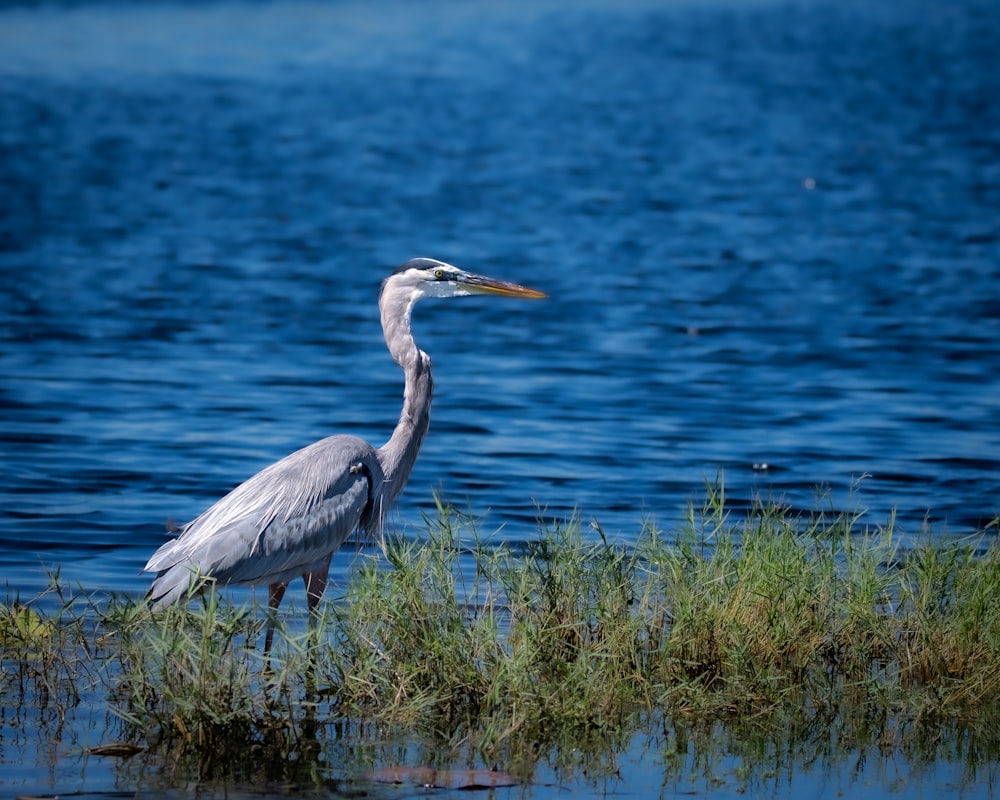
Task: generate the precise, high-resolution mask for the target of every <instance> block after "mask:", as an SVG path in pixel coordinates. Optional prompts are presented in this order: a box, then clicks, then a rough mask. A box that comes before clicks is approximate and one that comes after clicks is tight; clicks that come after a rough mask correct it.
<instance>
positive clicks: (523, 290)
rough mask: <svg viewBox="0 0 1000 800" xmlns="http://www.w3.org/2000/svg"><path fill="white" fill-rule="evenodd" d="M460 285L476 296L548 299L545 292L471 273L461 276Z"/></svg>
mask: <svg viewBox="0 0 1000 800" xmlns="http://www.w3.org/2000/svg"><path fill="white" fill-rule="evenodd" d="M461 284H462V285H463V286H465V287H466V288H467V289H468V290H469V291H470V292H476V293H477V294H499V295H503V296H504V297H524V298H526V299H532V300H535V299H539V298H542V297H548V295H546V294H545V292H540V291H538V290H537V289H529V288H528V287H527V286H521V285H519V284H516V283H508V282H507V281H500V280H497V279H496V278H488V277H486V276H485V275H476V274H475V273H472V272H466V273H465V274H464V275H463V276H462V279H461Z"/></svg>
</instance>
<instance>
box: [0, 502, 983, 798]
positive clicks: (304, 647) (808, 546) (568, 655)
mask: <svg viewBox="0 0 1000 800" xmlns="http://www.w3.org/2000/svg"><path fill="white" fill-rule="evenodd" d="M497 538H498V537H496V536H494V537H489V538H488V540H484V539H482V538H481V537H480V534H479V531H478V528H477V525H476V521H475V520H474V519H472V518H470V517H469V516H467V515H463V514H460V513H458V512H456V511H455V510H454V509H452V508H449V507H445V506H442V507H441V508H440V513H439V514H438V516H437V517H436V518H434V519H430V520H428V524H427V535H426V537H425V538H423V539H422V540H421V541H418V542H414V541H405V540H390V541H388V542H387V544H386V548H385V553H384V556H383V557H380V558H371V559H365V560H364V561H363V563H362V564H361V565H360V566H359V568H358V569H357V570H356V571H355V573H354V576H353V578H352V580H351V583H350V585H349V586H348V587H346V591H345V594H344V596H343V597H341V598H336V599H334V600H333V601H331V602H328V603H326V604H325V605H324V607H323V617H322V619H321V624H320V626H319V631H318V632H317V633H316V634H315V635H314V634H312V633H310V631H309V630H308V629H307V627H306V626H305V625H304V624H301V625H300V624H297V621H300V620H301V618H300V617H296V618H294V619H292V621H291V622H288V621H287V619H286V623H285V624H284V625H283V626H282V628H280V629H279V633H278V636H277V637H276V642H275V649H274V652H273V654H272V656H271V658H270V659H265V658H264V656H263V654H262V639H263V637H262V622H263V619H264V614H263V613H262V611H261V609H258V608H253V607H234V606H232V605H230V604H229V603H228V602H227V601H226V600H225V599H224V597H220V596H219V595H210V596H209V599H208V601H207V602H206V603H201V602H198V601H196V602H194V603H192V604H190V606H189V607H187V608H173V609H169V610H168V611H166V612H164V613H161V614H157V615H151V614H149V613H148V612H147V611H146V609H145V607H144V606H143V605H142V603H140V602H137V601H135V600H132V599H129V598H111V599H110V600H108V601H103V602H101V603H96V602H91V601H88V600H87V598H79V597H75V598H74V597H71V598H64V597H62V596H61V595H57V597H58V602H57V603H53V599H52V598H51V597H50V598H47V599H46V602H45V603H42V604H37V605H38V607H39V608H42V607H45V608H52V607H53V606H54V605H55V606H56V607H57V610H56V611H54V612H43V611H39V610H36V609H35V607H34V606H33V605H32V604H27V605H21V604H16V603H8V604H6V605H0V652H2V659H3V662H4V677H3V683H2V685H0V704H2V705H4V706H9V707H24V706H25V705H26V704H27V706H28V707H35V708H41V707H43V706H44V707H45V708H48V709H53V708H55V709H57V710H59V713H61V714H62V715H63V716H64V717H65V716H66V715H70V716H71V715H72V713H73V711H74V709H78V708H79V706H80V704H81V703H86V702H90V703H103V704H106V706H107V707H108V708H109V709H111V711H112V713H113V715H114V717H113V720H114V721H113V724H112V726H111V727H112V728H113V730H111V731H110V732H109V734H108V739H109V740H110V739H114V740H120V741H124V742H129V743H132V744H135V745H138V746H141V747H142V748H144V751H143V752H144V754H143V756H141V758H142V759H145V760H146V763H150V764H154V765H156V766H157V769H160V770H161V771H162V770H165V771H167V772H169V773H170V774H173V775H176V776H178V778H181V777H183V776H190V775H194V776H198V777H202V778H204V777H206V776H212V775H231V774H237V775H239V774H243V775H249V774H253V775H258V776H259V775H260V774H261V773H262V772H263V773H266V774H268V775H272V774H276V775H280V776H282V777H283V779H286V780H287V779H288V776H289V770H291V771H293V772H294V771H295V770H305V771H306V775H305V777H304V778H303V776H301V775H299V778H301V779H303V780H306V781H307V782H308V781H309V780H316V779H317V778H316V770H317V762H316V760H315V759H313V758H309V757H306V756H307V755H308V754H309V753H313V754H315V753H316V752H317V751H322V750H323V748H324V747H332V746H336V747H347V748H348V749H350V750H351V751H352V753H353V756H355V757H356V758H358V759H359V760H360V761H361V762H363V761H364V760H365V759H368V760H372V759H373V758H375V757H374V756H372V754H371V752H369V751H365V750H364V748H365V746H366V743H368V744H372V743H375V742H385V741H392V740H393V737H396V738H398V739H399V740H406V741H412V740H413V738H414V737H416V738H417V739H418V740H419V741H422V742H425V743H429V745H432V747H431V748H430V749H431V750H433V752H434V753H437V754H438V756H437V757H438V758H440V759H441V760H442V764H440V765H439V766H447V765H448V763H449V760H452V761H456V762H457V761H463V762H464V763H467V764H485V765H499V766H500V767H501V768H502V769H505V770H507V771H511V772H514V773H515V774H518V775H521V776H522V777H525V776H528V775H530V774H531V772H532V770H533V769H534V765H535V764H536V762H537V761H538V760H539V759H540V758H546V759H549V760H551V761H552V762H553V763H555V764H557V765H559V764H564V765H566V766H567V767H568V768H577V767H580V768H586V769H589V770H593V769H594V768H595V767H594V764H593V763H590V762H589V761H588V763H587V764H586V765H584V766H582V767H581V765H580V764H579V763H577V762H578V760H579V759H584V760H585V761H586V760H587V759H596V761H597V762H598V763H600V762H601V760H602V759H607V756H608V754H610V753H614V752H615V751H616V750H618V749H621V748H622V747H624V746H625V742H627V741H628V739H629V738H630V737H631V736H633V735H634V734H635V733H636V732H638V731H646V732H647V733H648V735H649V736H650V737H651V739H652V740H655V741H656V742H657V743H658V746H659V747H660V748H661V753H662V754H663V756H664V759H665V761H666V763H667V764H668V765H669V764H671V763H672V760H671V759H672V758H679V757H680V755H681V754H683V753H686V752H687V750H688V747H689V745H690V743H691V742H692V741H693V742H696V743H697V742H699V741H701V742H706V741H710V740H716V739H718V737H720V736H723V737H726V738H727V740H728V741H729V742H730V744H729V745H727V746H728V747H729V748H730V750H733V749H736V750H739V751H741V752H742V751H745V754H746V757H747V758H748V763H759V762H760V761H761V759H765V760H768V761H769V762H773V761H774V758H775V753H779V754H780V753H784V754H785V756H786V757H788V758H793V757H794V758H816V757H819V756H820V755H822V754H823V753H828V752H829V751H830V748H840V749H842V750H843V749H853V750H856V751H863V750H865V749H868V748H870V749H873V750H877V751H878V752H881V753H891V752H899V753H901V754H903V755H905V756H907V757H911V758H916V759H933V758H935V757H938V756H940V755H942V754H946V755H949V757H959V756H961V757H963V758H966V759H970V758H972V759H973V761H974V760H975V754H977V753H978V754H988V753H991V752H996V751H997V748H998V746H1000V712H998V711H997V709H1000V550H998V547H997V545H996V542H995V531H992V530H990V531H987V532H984V533H983V534H981V535H980V536H978V537H976V538H974V539H969V540H963V541H952V542H943V541H938V540H931V539H928V540H927V541H926V542H924V543H922V544H919V545H917V546H912V545H910V546H907V547H905V548H904V547H902V546H901V545H900V543H899V541H898V540H897V537H896V535H895V532H894V530H893V527H892V525H891V524H890V525H888V526H886V527H885V528H883V529H878V530H869V529H858V528H857V526H856V522H855V520H854V519H852V518H850V517H844V516H835V517H833V518H827V517H826V516H824V515H821V514H820V515H815V516H813V517H810V518H797V517H795V516H793V515H791V514H790V513H789V512H788V511H787V510H785V509H782V508H780V507H778V506H774V505H767V504H760V505H759V506H758V507H756V508H754V509H753V510H752V512H751V513H749V514H747V515H746V516H745V518H742V519H740V520H738V521H736V522H732V521H730V519H729V518H728V516H727V512H726V509H725V505H724V502H723V496H722V492H721V490H719V489H716V488H711V487H710V489H709V492H708V498H707V500H706V503H705V506H704V508H703V509H702V510H701V512H700V513H694V512H693V511H692V513H691V514H690V517H689V519H688V522H687V524H686V525H684V526H683V527H682V529H680V530H678V531H674V532H671V533H670V535H669V536H668V535H666V534H665V533H663V532H661V531H658V530H657V529H656V528H655V527H654V526H652V525H649V526H647V527H646V528H645V529H644V530H643V531H642V533H641V535H640V537H639V540H638V544H637V545H635V546H632V547H626V546H624V545H621V544H618V543H615V542H613V541H610V540H609V539H608V538H607V537H606V536H605V534H604V533H603V532H602V531H601V530H600V529H596V528H595V529H589V530H586V531H584V530H582V528H581V526H580V524H579V522H578V521H577V520H570V521H568V522H566V523H560V524H553V525H550V526H545V527H544V529H543V530H541V531H540V532H539V534H538V536H537V538H535V539H534V540H532V541H530V542H529V543H527V544H522V545H520V546H517V547H510V546H507V545H504V544H498V543H497V542H496V539H497ZM53 591H54V592H59V591H60V590H59V589H58V582H57V581H54V588H53ZM88 698H89V700H88ZM345 731H347V732H348V733H345ZM334 743H339V744H334ZM797 748H801V751H800V750H799V749H797ZM248 754H249V755H248ZM809 754H812V755H809ZM817 754H819V755H817ZM765 756H766V758H765ZM754 759H756V761H754ZM376 760H377V759H376ZM612 761H613V759H612ZM973 766H974V764H973Z"/></svg>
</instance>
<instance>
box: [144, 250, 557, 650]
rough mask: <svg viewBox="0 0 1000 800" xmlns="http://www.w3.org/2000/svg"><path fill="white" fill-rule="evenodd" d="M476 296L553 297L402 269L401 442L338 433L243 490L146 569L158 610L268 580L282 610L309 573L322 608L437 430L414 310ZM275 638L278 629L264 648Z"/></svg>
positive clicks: (390, 332)
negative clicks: (331, 584)
mask: <svg viewBox="0 0 1000 800" xmlns="http://www.w3.org/2000/svg"><path fill="white" fill-rule="evenodd" d="M471 294H497V295H505V296H507V297H527V298H539V297H545V295H544V294H542V292H539V291H536V290H534V289H528V288H526V287H524V286H519V285H517V284H515V283H507V282H506V281H500V280H496V279H494V278H487V277H485V276H482V275H475V274H473V273H470V272H466V271H464V270H461V269H459V268H458V267H453V266H452V265H450V264H445V263H443V262H441V261H436V260H434V259H431V258H414V259H411V260H410V261H407V262H406V263H405V264H403V265H402V266H401V267H399V269H397V270H396V271H395V272H394V273H393V274H392V275H390V276H389V277H388V278H386V279H385V281H384V282H383V283H382V290H381V293H380V295H379V309H380V311H381V314H382V331H383V333H384V334H385V343H386V345H388V347H389V352H390V353H391V354H392V357H393V359H395V361H396V363H397V364H399V366H400V367H402V369H403V372H404V374H405V376H406V384H405V387H404V390H403V411H402V413H401V414H400V417H399V423H398V424H397V425H396V429H395V430H394V431H393V434H392V437H391V438H390V439H389V441H388V442H386V443H385V445H383V446H382V447H377V448H376V447H372V446H371V445H370V444H369V443H368V442H366V441H364V440H363V439H359V438H358V437H356V436H348V435H339V436H330V437H328V438H326V439H322V440H320V441H318V442H315V443H313V444H311V445H309V446H308V447H304V448H303V449H301V450H298V451H296V452H294V453H292V454H291V455H289V456H286V457H285V458H283V459H281V460H280V461H278V462H276V463H274V464H272V465H271V466H269V467H266V468H265V469H263V470H261V471H260V472H258V473H257V474H256V475H254V476H253V477H252V478H250V479H249V480H248V481H246V482H245V483H243V484H240V485H239V486H237V487H236V488H235V489H233V490H232V491H231V492H230V493H229V494H227V495H226V496H225V497H223V498H222V499H221V500H219V501H218V502H217V503H215V505H213V506H211V507H210V508H209V509H208V510H207V511H205V512H204V513H202V514H201V515H200V516H199V517H197V518H195V519H194V520H192V521H191V522H189V523H188V524H187V525H185V526H184V527H183V528H181V529H180V535H179V536H178V537H177V538H176V539H172V540H171V541H169V542H167V543H166V544H164V545H163V546H162V547H160V549H158V550H157V551H156V552H155V553H153V555H152V557H151V558H150V559H149V562H148V563H147V564H146V567H145V571H147V572H156V573H157V575H156V578H155V579H154V580H153V584H152V587H151V588H150V590H149V595H148V597H149V600H150V602H151V604H152V607H153V608H154V609H159V608H163V607H165V606H167V605H169V604H171V603H174V602H176V601H178V600H182V599H184V598H188V597H190V596H191V594H192V592H193V591H194V590H195V589H196V588H197V587H198V586H200V585H203V583H204V582H206V581H207V582H208V583H216V584H230V583H242V584H250V585H257V586H259V585H262V584H267V586H268V606H269V608H270V610H271V612H272V614H273V612H275V611H276V610H277V608H278V605H279V604H280V603H281V598H282V597H283V596H284V594H285V589H287V588H288V584H289V582H290V581H292V580H293V579H295V578H297V577H299V576H302V578H303V579H304V581H305V585H306V596H307V605H308V607H309V610H310V612H314V611H315V610H316V606H317V604H318V603H319V601H320V598H321V597H322V596H323V592H324V590H325V589H326V581H327V576H328V573H329V569H330V559H331V557H332V556H333V553H334V552H336V550H337V548H339V547H340V545H341V544H343V542H344V540H345V539H346V538H347V537H348V536H350V535H351V534H352V533H354V532H355V531H358V532H360V533H361V534H364V535H368V536H371V535H373V534H375V533H376V532H378V531H380V529H381V526H382V523H383V521H384V519H385V514H386V512H387V510H388V508H389V506H390V505H391V504H392V502H393V500H395V499H396V497H397V496H398V495H399V493H400V492H401V491H402V490H403V487H404V486H405V485H406V479H407V478H408V477H409V475H410V470H411V469H413V464H414V462H415V461H416V459H417V451H418V450H420V444H421V442H422V441H423V438H424V434H425V433H426V432H427V426H428V423H429V422H430V409H431V392H432V386H433V382H432V380H431V359H430V356H428V355H427V353H425V352H424V351H423V350H421V349H419V348H418V347H417V344H416V342H415V341H414V340H413V334H412V333H411V331H410V314H411V312H412V311H413V306H414V304H415V303H416V302H417V301H418V300H420V299H421V298H424V297H461V296H464V295H471ZM311 616H312V615H311ZM270 634H271V630H270V628H269V630H268V636H267V639H266V641H265V648H268V647H269V645H270V638H271V636H270Z"/></svg>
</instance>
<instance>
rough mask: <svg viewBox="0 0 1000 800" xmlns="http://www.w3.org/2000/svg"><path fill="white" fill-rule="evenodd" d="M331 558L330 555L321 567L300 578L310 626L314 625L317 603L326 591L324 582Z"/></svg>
mask: <svg viewBox="0 0 1000 800" xmlns="http://www.w3.org/2000/svg"><path fill="white" fill-rule="evenodd" d="M332 557H333V554H332V553H331V554H330V555H328V556H327V557H326V561H324V562H323V566H321V567H320V568H319V569H317V570H313V571H312V572H307V573H306V574H305V575H303V576H302V580H304V581H305V583H306V604H307V605H308V606H309V614H310V624H315V618H316V609H317V608H319V601H320V600H322V599H323V592H325V591H326V580H327V577H328V576H329V574H330V559H331V558H332Z"/></svg>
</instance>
